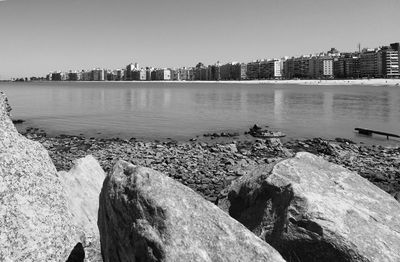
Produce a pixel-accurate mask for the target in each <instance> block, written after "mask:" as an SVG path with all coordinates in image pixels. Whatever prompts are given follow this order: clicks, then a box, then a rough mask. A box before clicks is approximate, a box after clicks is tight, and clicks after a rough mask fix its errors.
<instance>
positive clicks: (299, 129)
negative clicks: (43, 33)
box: [0, 82, 400, 143]
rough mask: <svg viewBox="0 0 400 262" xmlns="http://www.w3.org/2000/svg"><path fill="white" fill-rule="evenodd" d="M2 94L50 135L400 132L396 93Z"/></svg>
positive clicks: (79, 89) (206, 89)
mask: <svg viewBox="0 0 400 262" xmlns="http://www.w3.org/2000/svg"><path fill="white" fill-rule="evenodd" d="M0 89H1V90H4V91H5V92H6V93H7V95H8V97H9V100H10V102H11V105H12V107H13V112H12V113H13V115H14V117H15V118H22V119H26V120H27V124H28V125H31V126H36V127H41V128H43V129H45V130H46V131H48V132H50V133H52V134H57V133H69V134H80V133H83V134H86V135H93V134H97V133H102V134H103V135H107V136H121V137H132V136H135V137H141V138H166V137H173V138H176V139H187V138H190V137H193V136H195V135H201V134H203V133H206V132H217V131H245V130H246V129H247V128H248V127H249V126H251V125H253V124H254V123H258V124H260V125H268V126H270V128H272V129H278V130H282V131H283V132H285V133H287V134H288V136H290V137H294V138H295V137H296V138H298V137H326V138H333V137H346V138H350V139H355V140H358V141H360V140H363V141H373V142H375V143H381V142H382V143H383V142H385V140H384V139H383V138H379V137H374V138H373V140H371V138H363V137H359V136H356V135H355V133H354V132H353V130H354V128H355V127H365V128H371V129H376V130H382V131H387V132H392V133H400V123H399V122H400V89H399V88H396V87H367V86H319V87H315V86H312V87H308V86H298V85H266V84H263V85H246V84H232V85H228V84H204V83H195V84H189V83H68V82H61V83H29V84H27V83H0ZM391 142H393V141H391Z"/></svg>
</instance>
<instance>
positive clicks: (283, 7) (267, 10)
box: [0, 0, 400, 79]
mask: <svg viewBox="0 0 400 262" xmlns="http://www.w3.org/2000/svg"><path fill="white" fill-rule="evenodd" d="M399 41H400V0H380V1H375V0H140V1H139V0H6V1H4V0H3V1H2V0H0V79H8V78H10V77H23V76H24V77H25V76H26V77H30V76H45V75H46V74H47V73H48V72H49V71H53V70H70V69H72V70H75V69H91V68H94V67H104V68H110V69H115V68H121V67H124V66H125V65H127V64H129V63H130V62H138V63H139V64H140V65H141V66H154V67H175V66H194V65H195V64H196V63H197V62H200V61H201V62H203V63H204V64H213V63H215V62H216V61H220V62H222V63H225V62H230V61H240V62H248V61H252V60H255V59H260V58H273V57H282V56H286V55H287V56H293V55H294V56H296V55H301V54H310V53H316V52H321V51H326V50H328V49H329V48H331V47H336V48H337V49H338V50H339V51H353V50H356V47H357V44H358V43H361V46H362V47H377V46H381V45H386V44H389V43H391V42H399Z"/></svg>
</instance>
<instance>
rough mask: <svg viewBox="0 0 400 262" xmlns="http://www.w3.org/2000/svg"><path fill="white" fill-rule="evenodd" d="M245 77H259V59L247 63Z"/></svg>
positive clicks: (251, 78)
mask: <svg viewBox="0 0 400 262" xmlns="http://www.w3.org/2000/svg"><path fill="white" fill-rule="evenodd" d="M246 75H247V79H249V80H253V79H260V61H253V62H250V63H247V72H246Z"/></svg>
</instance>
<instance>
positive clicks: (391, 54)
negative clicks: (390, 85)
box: [381, 43, 400, 78]
mask: <svg viewBox="0 0 400 262" xmlns="http://www.w3.org/2000/svg"><path fill="white" fill-rule="evenodd" d="M381 53H382V74H383V77H386V78H399V77H400V71H399V57H400V56H399V43H394V44H391V45H390V46H385V47H382V49H381Z"/></svg>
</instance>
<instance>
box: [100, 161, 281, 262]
mask: <svg viewBox="0 0 400 262" xmlns="http://www.w3.org/2000/svg"><path fill="white" fill-rule="evenodd" d="M99 229H100V235H101V245H102V254H103V258H104V261H105V262H110V261H115V262H118V261H124V262H125V261H126V262H129V261H132V262H134V261H171V262H172V261H174V262H179V261H284V260H283V258H282V257H281V255H280V254H279V253H278V252H277V251H276V250H274V249H273V248H271V247H270V246H269V245H268V244H267V243H265V242H263V241H262V240H261V239H260V238H258V237H257V236H255V235H254V234H253V233H251V232H250V231H249V230H247V229H246V228H245V227H244V226H243V225H241V224H240V223H238V222H237V221H235V220H234V219H232V218H231V217H229V216H228V215H227V214H226V213H224V212H223V211H222V210H220V209H219V208H218V207H217V206H215V205H213V204H212V203H210V202H208V201H206V200H204V199H203V198H202V197H201V196H200V195H198V194H197V193H195V192H194V191H193V190H191V189H190V188H188V187H186V186H184V185H182V184H180V183H178V182H176V181H175V180H173V179H171V178H169V177H167V176H165V175H163V174H161V173H159V172H157V171H154V170H151V169H148V168H144V167H138V166H134V165H132V164H129V163H127V162H124V161H119V162H117V164H116V165H115V166H114V169H113V172H112V173H111V174H109V176H107V178H106V179H105V181H104V185H103V189H102V192H101V195H100V209H99Z"/></svg>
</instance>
